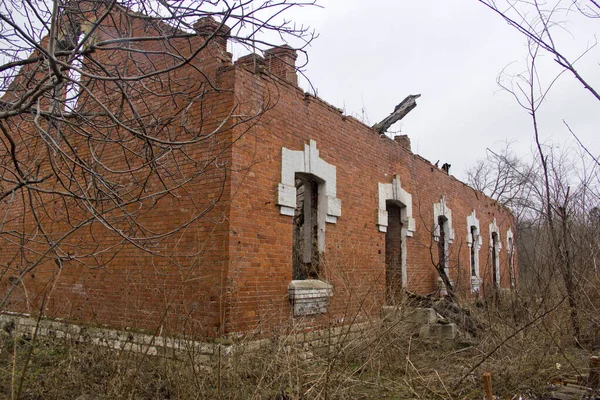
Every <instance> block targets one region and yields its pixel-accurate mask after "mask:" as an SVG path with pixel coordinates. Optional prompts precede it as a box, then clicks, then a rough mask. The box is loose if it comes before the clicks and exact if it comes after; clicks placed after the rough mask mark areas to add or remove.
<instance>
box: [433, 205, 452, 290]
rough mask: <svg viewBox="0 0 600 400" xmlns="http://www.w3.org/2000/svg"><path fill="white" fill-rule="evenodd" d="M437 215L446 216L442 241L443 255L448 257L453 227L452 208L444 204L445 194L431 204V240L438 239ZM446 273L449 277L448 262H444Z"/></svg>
mask: <svg viewBox="0 0 600 400" xmlns="http://www.w3.org/2000/svg"><path fill="white" fill-rule="evenodd" d="M439 217H444V218H446V223H445V224H444V236H445V238H446V241H445V242H446V243H444V255H445V257H446V259H447V258H448V247H449V245H450V244H451V243H452V242H453V241H454V229H452V210H450V208H449V207H448V205H447V204H446V196H442V198H441V199H440V202H439V203H435V204H434V205H433V240H435V241H436V242H439V241H440V224H439V222H438V221H439ZM445 270H446V275H448V278H450V270H449V266H448V263H446V268H445Z"/></svg>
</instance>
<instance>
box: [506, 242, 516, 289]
mask: <svg viewBox="0 0 600 400" xmlns="http://www.w3.org/2000/svg"><path fill="white" fill-rule="evenodd" d="M514 250H515V248H514V243H513V238H512V237H509V238H508V273H509V274H510V286H511V287H512V288H514V287H515V283H516V282H515V267H514Z"/></svg>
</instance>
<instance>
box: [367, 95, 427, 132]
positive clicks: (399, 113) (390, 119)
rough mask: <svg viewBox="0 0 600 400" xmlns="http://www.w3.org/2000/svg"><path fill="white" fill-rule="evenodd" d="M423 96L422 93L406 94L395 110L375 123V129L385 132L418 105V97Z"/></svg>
mask: <svg viewBox="0 0 600 400" xmlns="http://www.w3.org/2000/svg"><path fill="white" fill-rule="evenodd" d="M419 97H421V95H420V94H410V95H408V96H406V98H405V99H404V100H402V101H401V102H400V104H398V105H397V106H396V108H394V112H393V113H391V114H390V115H388V116H387V117H385V118H384V119H383V120H382V121H381V122H379V123H377V124H375V125H373V129H375V130H376V131H377V132H379V133H385V132H387V130H388V129H389V128H390V126H392V125H394V124H395V123H396V122H398V121H400V120H401V119H402V118H404V117H405V116H406V114H408V113H409V112H410V111H411V110H412V109H413V108H415V107H416V106H417V101H416V100H417V99H418V98H419Z"/></svg>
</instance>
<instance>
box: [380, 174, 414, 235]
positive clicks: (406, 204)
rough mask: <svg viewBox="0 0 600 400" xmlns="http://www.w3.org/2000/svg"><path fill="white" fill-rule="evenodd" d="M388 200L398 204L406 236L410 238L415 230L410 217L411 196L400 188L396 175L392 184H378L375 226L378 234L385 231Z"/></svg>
mask: <svg viewBox="0 0 600 400" xmlns="http://www.w3.org/2000/svg"><path fill="white" fill-rule="evenodd" d="M388 200H393V201H395V202H398V203H400V206H401V207H402V215H401V218H402V223H403V224H405V225H406V227H405V229H406V236H412V235H413V234H414V233H415V229H416V228H415V226H416V223H415V219H414V218H413V216H412V195H411V194H410V193H408V192H407V191H406V190H404V189H403V188H402V185H401V183H400V178H398V175H394V177H393V178H392V183H381V182H380V183H379V208H378V210H377V226H378V227H379V231H380V232H386V231H387V226H388V214H387V211H386V209H387V207H386V202H387V201H388Z"/></svg>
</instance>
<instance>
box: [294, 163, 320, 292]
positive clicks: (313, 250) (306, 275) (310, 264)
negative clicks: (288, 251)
mask: <svg viewBox="0 0 600 400" xmlns="http://www.w3.org/2000/svg"><path fill="white" fill-rule="evenodd" d="M295 184H296V208H295V210H294V218H293V221H294V222H293V223H294V231H293V242H292V257H293V259H292V279H293V280H304V279H318V277H319V260H320V254H319V224H318V203H319V184H318V182H317V181H316V180H315V179H314V178H312V177H310V176H307V175H304V174H296V180H295Z"/></svg>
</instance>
